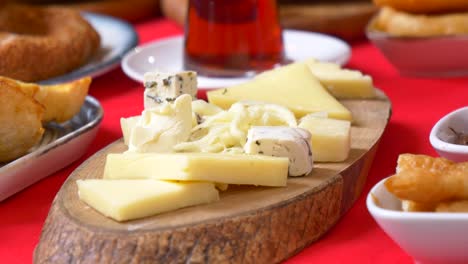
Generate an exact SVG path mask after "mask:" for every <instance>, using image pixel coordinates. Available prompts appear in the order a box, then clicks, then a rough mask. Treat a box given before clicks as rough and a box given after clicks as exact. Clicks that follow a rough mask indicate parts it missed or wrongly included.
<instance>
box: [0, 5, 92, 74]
mask: <svg viewBox="0 0 468 264" xmlns="http://www.w3.org/2000/svg"><path fill="white" fill-rule="evenodd" d="M99 46H100V39H99V35H98V33H97V32H96V31H95V30H94V29H93V28H92V26H91V25H90V24H89V23H88V22H87V21H86V20H85V19H83V18H82V17H81V15H80V13H79V12H77V11H74V10H71V9H67V8H58V7H31V6H25V5H13V4H11V5H5V6H3V7H0V58H1V59H0V75H3V76H7V77H10V78H14V79H17V80H21V81H39V80H45V79H49V78H51V77H54V76H58V75H61V74H64V73H67V72H69V71H71V70H73V69H76V68H78V67H79V66H81V65H83V64H85V63H86V62H87V61H88V60H89V59H90V58H91V57H92V56H93V54H95V52H96V51H97V50H98V48H99Z"/></svg>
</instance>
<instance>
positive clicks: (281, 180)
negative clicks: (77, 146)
mask: <svg viewBox="0 0 468 264" xmlns="http://www.w3.org/2000/svg"><path fill="white" fill-rule="evenodd" d="M288 165H289V160H288V158H284V157H270V156H263V155H240V154H223V155H220V154H218V153H164V154H163V153H124V154H109V155H107V161H106V165H105V168H104V179H145V178H153V179H159V180H180V181H208V182H217V183H228V184H249V185H262V186H286V181H287V178H288Z"/></svg>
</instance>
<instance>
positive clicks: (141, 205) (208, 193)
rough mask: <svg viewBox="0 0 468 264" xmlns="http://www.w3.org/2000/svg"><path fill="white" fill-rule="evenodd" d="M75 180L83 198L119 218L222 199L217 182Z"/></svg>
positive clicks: (111, 215)
mask: <svg viewBox="0 0 468 264" xmlns="http://www.w3.org/2000/svg"><path fill="white" fill-rule="evenodd" d="M76 183H77V184H78V195H79V197H80V199H81V200H82V201H84V202H85V203H87V204H88V205H89V206H91V207H93V208H94V209H96V210H97V211H98V212H100V213H102V214H104V215H105V216H107V217H111V218H113V219H115V220H117V221H126V220H131V219H137V218H142V217H147V216H151V215H155V214H159V213H163V212H168V211H172V210H176V209H179V208H183V207H187V206H192V205H197V204H204V203H210V202H215V201H218V200H219V194H218V191H217V190H216V188H215V186H214V184H213V183H207V182H193V183H178V182H166V181H158V180H152V179H148V180H102V179H90V180H78V181H76Z"/></svg>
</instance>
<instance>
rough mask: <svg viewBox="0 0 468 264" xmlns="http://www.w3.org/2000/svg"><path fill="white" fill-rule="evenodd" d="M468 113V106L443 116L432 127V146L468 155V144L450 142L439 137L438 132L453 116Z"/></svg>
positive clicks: (430, 138)
mask: <svg viewBox="0 0 468 264" xmlns="http://www.w3.org/2000/svg"><path fill="white" fill-rule="evenodd" d="M462 114H465V115H468V106H465V107H462V108H459V109H457V110H455V111H452V112H450V113H449V114H447V115H445V116H444V117H442V118H441V119H440V120H439V121H438V122H437V123H436V124H435V125H434V127H433V128H432V130H431V133H430V135H429V141H430V142H431V144H432V146H433V147H434V148H436V149H440V150H443V151H446V152H453V153H459V154H467V155H468V146H465V145H460V144H454V143H449V142H446V141H443V140H442V139H440V138H439V136H438V133H439V131H440V130H441V128H442V126H443V125H444V124H445V123H446V122H448V120H449V119H450V118H452V117H453V116H455V115H462Z"/></svg>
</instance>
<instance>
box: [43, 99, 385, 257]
mask: <svg viewBox="0 0 468 264" xmlns="http://www.w3.org/2000/svg"><path fill="white" fill-rule="evenodd" d="M342 102H343V104H344V105H345V106H346V107H348V109H350V110H351V111H352V113H353V116H354V123H353V126H352V129H351V136H352V150H351V153H350V157H349V158H348V159H347V160H346V161H345V162H342V163H317V164H315V166H314V170H313V172H312V173H311V174H310V175H308V176H305V177H299V178H290V179H289V180H288V186H287V187H284V188H267V187H249V186H241V187H238V186H230V187H229V189H228V191H226V192H222V193H221V200H220V201H219V202H216V203H212V204H207V205H199V206H194V207H189V208H184V209H180V210H176V211H174V212H169V213H164V214H160V215H157V216H153V217H148V218H144V219H140V220H133V221H128V222H124V223H119V222H116V221H113V220H111V219H109V218H106V217H104V216H102V215H101V214H99V213H97V212H96V211H94V210H93V209H92V208H90V207H88V206H86V205H85V204H84V203H83V202H81V201H80V200H79V199H78V194H77V186H76V183H75V182H76V180H77V179H83V178H101V177H102V172H103V165H104V160H105V156H106V155H107V154H108V153H115V152H122V151H123V150H125V146H124V145H123V143H122V141H117V142H115V143H113V144H111V145H110V146H108V147H107V148H105V149H103V150H102V151H100V152H98V153H96V154H95V155H94V156H93V157H91V158H90V159H89V160H87V161H86V162H85V163H83V164H82V165H81V166H80V167H79V168H77V169H76V170H75V171H74V172H73V173H72V175H71V176H70V177H69V178H68V180H67V181H66V182H65V183H64V185H63V187H62V189H61V190H60V191H59V193H58V194H57V196H56V198H55V200H54V202H53V205H52V208H51V210H50V212H49V215H48V217H47V220H46V222H45V224H44V228H43V231H42V235H41V239H40V242H39V244H38V246H37V247H36V250H35V254H34V262H35V263H182V262H186V263H277V262H280V261H282V260H284V259H286V258H288V257H289V256H291V255H293V254H295V253H297V252H298V251H300V250H301V249H303V248H304V247H305V246H307V245H309V244H310V243H312V242H314V241H316V240H317V239H319V238H320V237H321V236H322V235H323V234H325V233H326V232H327V231H328V230H329V229H330V228H331V227H332V226H333V225H334V224H335V223H336V222H337V221H338V220H339V219H340V217H341V216H342V215H343V214H344V213H345V212H346V211H347V210H348V209H349V208H350V207H351V206H352V205H353V203H354V202H355V200H356V199H357V198H358V197H359V195H360V194H361V191H362V187H363V185H364V183H365V180H366V177H367V173H368V171H369V168H370V165H371V163H372V160H373V157H374V155H375V151H376V149H377V145H378V141H379V139H380V137H381V135H382V133H383V131H384V129H385V126H386V124H387V122H388V119H389V117H390V109H391V105H390V102H389V101H388V100H387V99H386V97H384V96H383V95H382V96H381V97H380V98H379V99H375V100H344V101H342Z"/></svg>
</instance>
